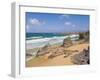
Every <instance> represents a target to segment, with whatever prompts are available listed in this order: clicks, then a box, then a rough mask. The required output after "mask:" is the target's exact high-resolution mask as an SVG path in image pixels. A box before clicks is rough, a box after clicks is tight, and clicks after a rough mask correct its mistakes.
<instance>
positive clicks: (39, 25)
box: [25, 12, 89, 33]
mask: <svg viewBox="0 0 100 80" xmlns="http://www.w3.org/2000/svg"><path fill="white" fill-rule="evenodd" d="M25 16H26V32H31V33H66V32H81V31H87V30H89V15H75V14H53V13H33V12H26V15H25Z"/></svg>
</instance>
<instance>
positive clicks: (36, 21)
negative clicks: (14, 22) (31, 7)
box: [30, 18, 45, 25]
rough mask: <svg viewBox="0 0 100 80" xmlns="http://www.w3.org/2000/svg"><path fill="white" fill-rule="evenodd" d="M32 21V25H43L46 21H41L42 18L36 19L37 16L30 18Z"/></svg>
mask: <svg viewBox="0 0 100 80" xmlns="http://www.w3.org/2000/svg"><path fill="white" fill-rule="evenodd" d="M30 23H31V24H32V25H43V24H45V22H44V21H40V20H38V19H36V18H33V19H30Z"/></svg>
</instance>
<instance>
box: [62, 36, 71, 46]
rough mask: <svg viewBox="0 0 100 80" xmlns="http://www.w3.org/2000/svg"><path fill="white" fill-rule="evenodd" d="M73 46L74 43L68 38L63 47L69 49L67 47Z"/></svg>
mask: <svg viewBox="0 0 100 80" xmlns="http://www.w3.org/2000/svg"><path fill="white" fill-rule="evenodd" d="M72 45H73V43H72V41H71V40H70V39H68V38H66V39H64V41H63V44H62V45H61V46H62V47H66V48H67V47H70V46H72Z"/></svg>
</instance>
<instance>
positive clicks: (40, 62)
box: [26, 42, 89, 67]
mask: <svg viewBox="0 0 100 80" xmlns="http://www.w3.org/2000/svg"><path fill="white" fill-rule="evenodd" d="M88 46H89V43H86V42H85V43H81V44H75V45H72V46H70V47H68V48H66V52H67V53H68V54H67V56H66V55H65V54H61V53H57V54H60V55H58V56H56V57H53V58H52V59H51V58H48V56H49V55H51V54H52V53H48V54H45V55H42V56H39V57H35V58H32V59H30V60H28V61H26V67H39V66H62V65H76V64H74V63H73V62H72V59H71V58H72V56H74V55H75V54H79V52H81V51H82V50H83V49H87V47H88ZM56 49H57V50H61V49H62V47H51V48H50V50H52V51H53V50H56ZM48 50H49V49H48ZM59 52H60V51H59Z"/></svg>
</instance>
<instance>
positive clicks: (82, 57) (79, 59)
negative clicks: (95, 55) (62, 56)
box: [72, 47, 90, 65]
mask: <svg viewBox="0 0 100 80" xmlns="http://www.w3.org/2000/svg"><path fill="white" fill-rule="evenodd" d="M72 62H73V63H74V64H79V65H82V64H89V63H90V59H89V47H88V49H87V50H86V49H84V50H83V51H82V52H80V53H79V54H76V55H74V56H73V57H72Z"/></svg>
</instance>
